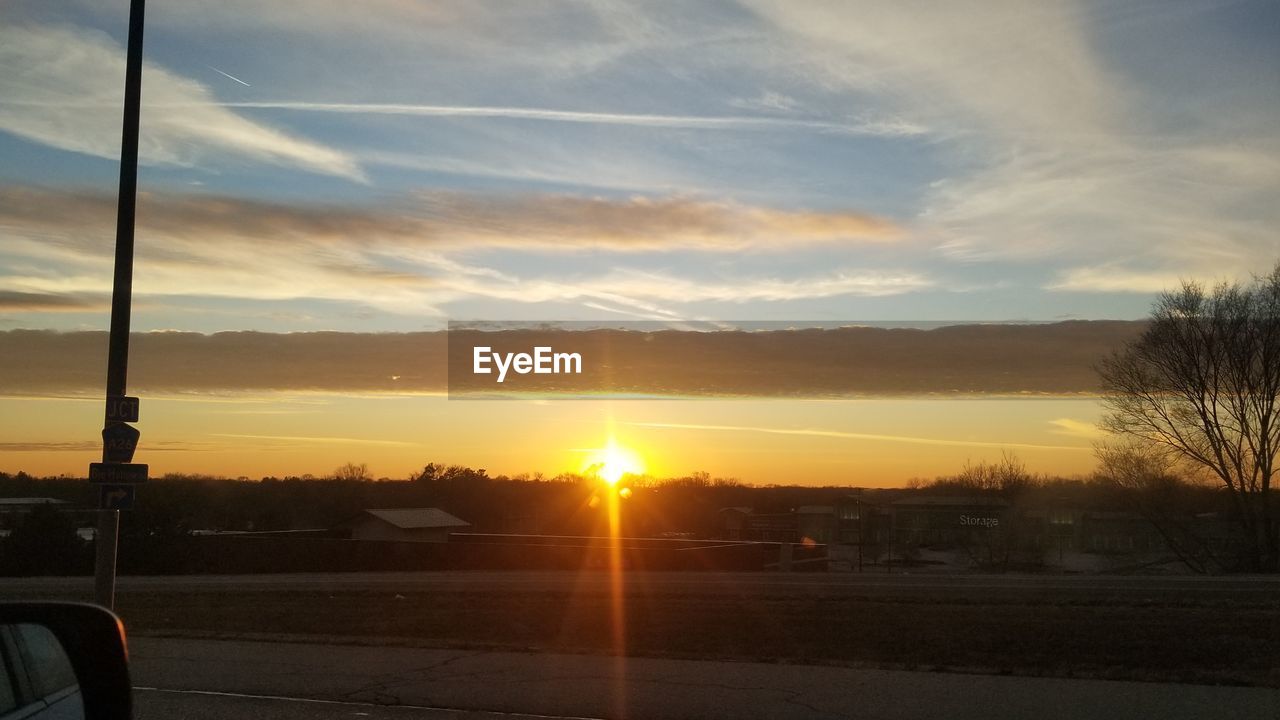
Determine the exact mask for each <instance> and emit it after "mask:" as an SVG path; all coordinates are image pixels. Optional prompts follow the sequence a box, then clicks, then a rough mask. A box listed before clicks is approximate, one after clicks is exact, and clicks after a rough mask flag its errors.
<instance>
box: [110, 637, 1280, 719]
mask: <svg viewBox="0 0 1280 720" xmlns="http://www.w3.org/2000/svg"><path fill="white" fill-rule="evenodd" d="M131 655H132V672H133V676H134V683H135V685H136V686H137V687H138V688H139V689H138V690H137V692H136V698H137V712H136V716H137V717H138V718H139V719H140V720H158V719H159V718H171V717H182V718H189V719H192V720H202V719H205V718H208V719H210V720H213V719H215V718H242V717H257V718H264V719H266V720H301V719H302V718H317V719H318V718H354V717H367V718H374V719H375V720H400V719H405V718H414V719H419V718H422V719H427V718H430V719H436V718H449V719H451V720H456V719H458V718H466V719H468V720H470V719H475V720H481V719H483V720H496V719H497V718H503V719H504V720H523V719H524V718H532V717H537V718H645V719H647V720H682V719H692V718H700V719H703V720H720V719H725V720H728V719H732V720H742V719H743V718H776V719H778V720H789V719H793V718H794V719H801V718H803V719H805V720H837V719H848V718H859V719H861V720H925V719H930V720H932V719H936V718H948V719H954V720H1003V719H1005V718H1029V717H1034V718H1036V719H1037V720H1072V719H1075V718H1103V717H1105V718H1113V719H1117V720H1123V719H1124V718H1153V717H1158V718H1162V720H1180V719H1181V718H1187V719H1191V718H1197V719H1198V718H1207V717H1231V718H1232V720H1252V719H1253V718H1258V719H1260V720H1263V719H1265V720H1275V718H1276V717H1280V690H1275V689H1265V688H1238V687H1210V686H1197V685H1169V684H1157V683H1136V682H1113V681H1103V680H1062V679H1051V678H1025V677H1024V678H1015V677H1000V676H982V675H962V674H939V673H917V672H902V671H888V670H864V669H850V668H834V667H814V666H802V665H780V664H765V663H726V662H709V661H693V660H669V659H653V658H625V659H619V658H612V657H600V656H590V655H564V654H525V653H498V652H474V651H460V650H438V649H422V648H404V647H368V646H358V645H329V644H310V643H263V642H245V641H211V640H186V639H166V638H145V637H144V638H135V639H134V640H133V641H132V643H131ZM317 701H318V702H317ZM388 705H398V706H401V707H387V706H388Z"/></svg>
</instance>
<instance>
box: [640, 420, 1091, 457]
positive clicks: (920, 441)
mask: <svg viewBox="0 0 1280 720" xmlns="http://www.w3.org/2000/svg"><path fill="white" fill-rule="evenodd" d="M627 424H628V425H633V426H636V427H650V428H662V429H669V430H720V431H732V432H757V433H768V434H771V435H806V436H810V437H830V438H847V439H850V440H880V441H882V442H900V443H912V444H915V445H947V446H955V447H991V448H1021V449H1027V450H1076V451H1079V450H1088V449H1089V448H1087V447H1080V446H1078V445H1037V444H1034V443H1013V442H984V441H981V440H943V439H940V438H922V437H910V436H905V435H875V434H872V433H853V432H843V431H840V430H814V429H797V430H789V429H786V428H767V427H748V426H743V425H686V424H681V423H655V422H632V423H627Z"/></svg>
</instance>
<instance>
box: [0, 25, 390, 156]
mask: <svg viewBox="0 0 1280 720" xmlns="http://www.w3.org/2000/svg"><path fill="white" fill-rule="evenodd" d="M124 55H125V53H124V48H122V47H121V46H120V45H119V44H117V43H116V42H115V41H114V40H113V39H111V38H110V37H109V36H107V35H105V34H103V33H100V32H96V31H91V30H85V29H77V28H70V27H55V26H47V25H22V24H10V23H6V24H4V25H2V26H0V67H4V68H5V72H4V73H3V74H0V130H3V131H7V132H10V133H12V134H14V135H17V136H19V137H22V138H25V139H27V140H31V141H34V142H37V143H41V144H44V145H49V146H52V147H56V148H59V149H62V150H69V151H72V152H78V153H85V154H88V155H94V156H97V157H103V158H116V157H119V151H120V114H119V111H118V110H117V111H115V112H104V108H119V107H120V106H121V103H122V100H121V99H120V98H121V96H122V92H123V87H124V68H125V57H124ZM144 76H145V78H146V92H145V93H143V110H142V112H143V118H142V123H141V126H142V129H141V139H140V146H139V151H138V152H139V159H140V161H141V162H143V163H150V164H156V165H184V166H202V167H210V166H213V167H216V166H219V165H221V164H222V162H223V160H222V158H223V156H225V155H226V154H231V155H232V156H235V157H238V158H239V159H248V160H254V161H258V162H264V163H270V164H273V165H282V166H288V167H295V168H300V169H303V170H308V171H311V172H317V173H324V174H328V175H338V176H342V177H345V178H350V179H352V180H358V181H364V180H365V176H364V173H363V171H362V170H361V169H360V167H359V166H358V165H357V163H356V162H355V161H354V160H353V159H352V158H351V157H350V156H349V155H347V154H346V153H344V152H341V151H339V150H335V149H332V148H329V147H325V146H323V145H321V144H319V143H315V142H312V141H309V140H305V139H302V138H300V137H296V136H294V135H291V134H289V133H287V132H284V131H281V130H277V129H274V128H271V127H268V126H267V125H264V124H262V123H260V122H256V121H253V120H249V119H247V118H245V117H243V116H241V115H239V114H237V113H235V112H233V111H231V110H228V109H227V108H225V107H221V106H220V105H218V103H217V102H216V101H215V99H214V97H213V95H212V93H210V92H209V90H208V88H206V87H205V86H204V85H202V84H200V83H198V82H196V81H194V80H191V79H189V78H185V77H182V76H179V75H176V74H174V73H172V72H170V71H168V70H166V69H164V68H162V67H158V66H156V65H155V64H153V63H147V64H146V65H145V68H144ZM179 107H181V109H180V110H179V109H177V108H179Z"/></svg>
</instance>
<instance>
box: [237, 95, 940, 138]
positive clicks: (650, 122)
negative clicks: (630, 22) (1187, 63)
mask: <svg viewBox="0 0 1280 720" xmlns="http://www.w3.org/2000/svg"><path fill="white" fill-rule="evenodd" d="M222 105H223V107H230V108H263V109H271V110H296V111H302V112H326V113H351V114H360V115H410V116H418V117H478V118H506V119H510V120H540V121H545V122H566V123H588V124H593V125H629V126H635V127H658V128H680V129H694V130H810V131H819V132H836V133H849V134H853V135H887V136H892V137H904V136H912V135H923V134H925V133H926V132H927V130H926V129H925V128H924V127H922V126H920V125H918V124H913V123H907V122H902V121H893V120H878V121H877V120H859V119H850V120H848V121H845V122H838V121H831V120H813V119H802V118H779V117H759V116H743V115H738V116H732V115H731V116H701V115H657V114H645V113H613V112H591V111H581V110H554V109H546V108H521V107H477V106H461V105H407V104H395V103H326V102H228V103H223V104H222Z"/></svg>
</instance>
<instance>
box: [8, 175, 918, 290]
mask: <svg viewBox="0 0 1280 720" xmlns="http://www.w3.org/2000/svg"><path fill="white" fill-rule="evenodd" d="M114 215H115V200H114V199H113V198H110V197H108V196H105V195H100V194H94V193H87V192H80V193H77V192H63V191H50V190H41V189H35V188H21V187H8V188H0V227H3V228H4V230H3V231H2V232H3V233H4V236H5V237H6V244H7V249H6V252H5V255H8V256H9V257H11V258H16V260H14V261H12V262H10V264H9V269H8V272H0V288H4V289H5V290H6V291H8V292H12V293H21V294H23V296H24V297H25V296H36V295H41V294H43V295H75V294H93V293H99V294H101V293H107V292H109V291H110V278H111V272H110V261H111V244H110V242H109V237H110V236H109V234H108V233H109V232H110V228H112V226H113V219H114ZM138 222H139V226H138V232H137V238H138V239H137V260H136V264H137V269H136V271H135V286H134V289H135V292H136V293H137V294H138V295H139V296H143V297H145V296H148V295H150V296H174V295H204V296H210V297H226V298H252V299H262V300H282V299H293V298H316V299H329V300H345V301H351V302H356V303H360V304H362V305H366V306H373V307H377V308H381V309H385V310H390V311H393V312H399V313H416V314H428V315H439V314H440V309H439V308H440V306H441V305H442V304H444V303H448V302H451V301H454V300H457V299H460V298H466V297H480V298H492V299H499V300H509V301H513V302H519V303H536V302H551V301H595V302H604V303H609V304H612V305H614V306H621V307H625V308H630V309H633V310H634V309H636V308H644V309H646V310H647V311H652V312H655V313H658V314H670V313H671V312H672V311H671V310H670V309H667V308H661V307H659V305H658V304H657V303H683V302H690V301H697V300H711V301H725V302H740V301H745V300H787V299H797V298H812V297H832V296H837V295H890V294H896V293H903V292H911V291H914V290H919V289H922V288H925V287H930V286H932V284H933V282H932V281H931V280H930V279H929V278H927V277H926V276H924V275H923V274H921V273H915V272H902V271H889V270H867V269H862V270H858V271H856V272H842V271H840V269H838V268H836V269H832V270H829V271H825V272H822V273H819V274H815V275H810V276H800V277H789V278H785V279H783V278H779V277H774V276H754V277H752V276H748V277H722V278H716V279H708V278H698V277H696V276H684V277H682V276H679V275H673V274H671V273H659V272H648V273H640V272H636V271H631V270H625V269H616V270H612V271H608V270H606V271H602V272H595V273H592V274H591V275H590V276H588V277H579V276H574V275H573V274H566V273H564V272H563V271H561V272H559V273H557V272H554V271H552V272H550V273H548V272H546V271H544V272H543V273H541V274H537V275H526V276H518V275H515V274H512V273H511V272H508V271H501V270H498V269H494V268H490V267H486V266H484V265H481V264H477V263H476V261H475V260H467V261H464V260H462V259H459V258H458V257H456V256H457V255H458V254H460V253H463V252H465V253H466V254H467V256H468V257H473V256H475V255H477V254H478V253H483V251H485V250H494V249H516V250H520V251H526V252H542V253H559V252H579V251H582V250H587V249H591V250H605V251H610V252H614V253H636V252H649V253H655V252H659V253H660V252H668V251H682V252H688V251H691V250H693V251H702V252H709V253H730V252H737V251H744V250H746V251H755V252H783V251H787V252H790V251H793V250H795V249H796V248H798V247H816V246H840V245H862V244H865V243H885V242H893V241H896V240H897V239H898V237H899V230H898V229H897V227H896V226H895V225H893V224H892V223H891V222H889V221H887V220H883V219H880V218H876V217H873V216H869V215H864V214H860V213H855V212H830V211H825V212H818V211H805V210H779V209H774V208H765V207H756V206H746V205H740V204H736V203H722V202H711V201H706V200H698V199H691V198H683V197H664V198H662V197H660V198H648V197H636V198H628V199H604V198H592V197H578V196H563V195H519V196H498V197H485V196H476V195H466V194H457V193H428V194H421V195H417V196H412V197H406V198H401V199H400V200H398V201H394V202H388V203H386V204H383V205H376V206H366V207H355V206H332V205H319V204H315V205H283V204H273V203H265V202H257V201H249V200H241V199H234V198H225V197H215V196H205V195H171V194H143V195H141V196H140V197H139V208H138ZM18 260H20V261H21V262H19V261H18Z"/></svg>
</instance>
